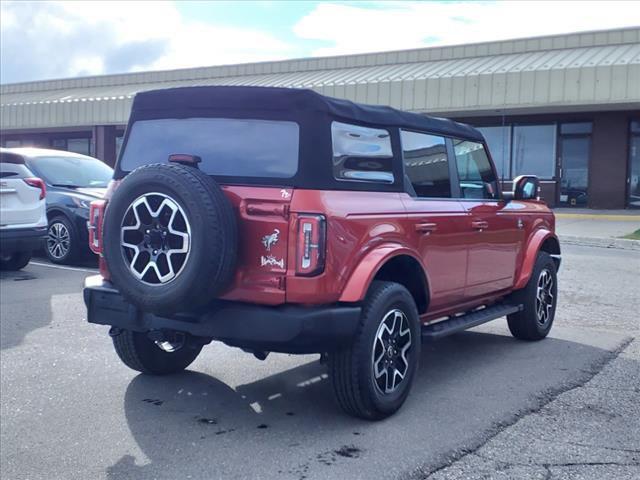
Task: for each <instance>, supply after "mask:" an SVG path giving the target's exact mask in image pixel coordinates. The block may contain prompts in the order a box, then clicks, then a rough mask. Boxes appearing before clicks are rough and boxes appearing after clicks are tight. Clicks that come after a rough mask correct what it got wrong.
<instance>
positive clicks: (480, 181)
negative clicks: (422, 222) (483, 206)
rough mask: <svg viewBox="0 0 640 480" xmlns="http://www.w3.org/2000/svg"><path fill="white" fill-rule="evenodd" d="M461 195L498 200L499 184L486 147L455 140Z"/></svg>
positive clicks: (454, 146)
mask: <svg viewBox="0 0 640 480" xmlns="http://www.w3.org/2000/svg"><path fill="white" fill-rule="evenodd" d="M453 150H454V152H455V155H456V165H457V167H458V177H459V179H460V194H461V196H462V198H497V195H498V182H497V179H496V176H495V174H494V173H493V169H492V168H491V162H489V157H488V156H487V152H485V150H484V145H482V144H481V143H477V142H469V141H467V140H454V141H453Z"/></svg>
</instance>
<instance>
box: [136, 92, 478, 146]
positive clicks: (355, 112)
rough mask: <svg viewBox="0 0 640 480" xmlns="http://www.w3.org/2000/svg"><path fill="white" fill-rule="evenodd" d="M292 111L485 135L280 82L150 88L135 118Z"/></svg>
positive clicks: (459, 134)
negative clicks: (256, 84)
mask: <svg viewBox="0 0 640 480" xmlns="http://www.w3.org/2000/svg"><path fill="white" fill-rule="evenodd" d="M234 110H235V111H254V112H255V111H260V112H263V113H265V114H268V112H273V113H276V112H287V111H288V112H289V113H290V114H293V116H300V117H307V116H308V115H309V114H313V113H323V114H326V115H328V116H331V117H335V118H336V119H340V120H343V121H349V120H351V121H353V122H357V123H364V124H373V125H379V126H394V127H400V128H406V129H411V130H423V131H428V132H433V133H439V134H442V135H446V136H452V137H462V138H465V139H469V140H477V141H483V137H482V134H481V133H480V132H479V131H477V130H476V129H475V128H473V127H471V126H469V125H465V124H462V123H458V122H454V121H452V120H447V119H444V118H436V117H429V116H426V115H418V114H415V113H409V112H403V111H400V110H396V109H395V108H391V107H384V106H373V105H363V104H360V103H355V102H351V101H348V100H341V99H338V98H331V97H326V96H324V95H320V94H319V93H317V92H314V91H313V90H308V89H298V88H276V87H236V86H203V87H179V88H169V89H164V90H150V91H147V92H141V93H138V94H137V95H136V96H135V99H134V102H133V108H132V120H135V119H143V118H158V117H160V116H162V117H165V118H166V117H169V118H171V117H178V118H180V117H186V116H191V115H194V114H205V115H206V113H205V112H207V111H209V112H210V114H220V113H223V112H224V111H227V112H229V111H234Z"/></svg>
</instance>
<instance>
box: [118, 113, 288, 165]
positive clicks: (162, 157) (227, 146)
mask: <svg viewBox="0 0 640 480" xmlns="http://www.w3.org/2000/svg"><path fill="white" fill-rule="evenodd" d="M299 130H300V129H299V127H298V124H297V123H295V122H289V121H272V120H254V119H237V118H184V119H175V118H170V119H160V120H139V121H137V122H135V123H134V124H133V126H132V127H131V131H130V133H129V138H128V140H127V143H126V145H125V150H124V153H123V154H122V158H121V160H120V169H121V170H123V171H127V172H130V171H132V170H134V169H135V168H137V167H139V166H142V165H147V164H149V163H164V162H166V161H167V159H168V158H169V155H171V154H174V153H186V154H190V155H197V156H199V157H200V158H201V159H202V163H201V164H200V165H199V167H200V169H201V170H202V171H203V172H205V173H207V174H209V175H221V176H231V177H273V178H291V177H293V176H294V175H295V174H296V172H297V171H298V148H299V140H300V131H299Z"/></svg>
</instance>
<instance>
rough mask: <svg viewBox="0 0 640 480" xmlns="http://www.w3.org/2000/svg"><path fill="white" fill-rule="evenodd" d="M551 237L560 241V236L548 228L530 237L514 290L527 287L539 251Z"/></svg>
mask: <svg viewBox="0 0 640 480" xmlns="http://www.w3.org/2000/svg"><path fill="white" fill-rule="evenodd" d="M550 238H553V239H555V240H556V242H558V237H557V236H556V235H555V234H554V233H552V232H551V231H550V230H547V229H540V230H537V231H536V232H535V233H534V234H533V235H532V236H531V237H530V240H529V243H528V244H527V246H526V247H525V252H524V257H523V260H522V266H521V268H520V272H519V274H518V276H517V279H516V282H515V285H514V287H513V289H514V290H520V289H521V288H524V287H525V285H526V284H527V282H528V281H529V278H530V277H531V272H533V266H534V265H535V263H536V258H537V256H538V252H539V251H540V247H541V246H542V244H543V243H544V242H546V241H547V240H548V239H550ZM558 243H559V242H558Z"/></svg>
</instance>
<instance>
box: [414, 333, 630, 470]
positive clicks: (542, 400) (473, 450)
mask: <svg viewBox="0 0 640 480" xmlns="http://www.w3.org/2000/svg"><path fill="white" fill-rule="evenodd" d="M633 340H634V337H627V338H625V339H624V340H623V341H622V343H621V344H620V345H619V346H618V347H617V348H615V349H614V350H612V351H610V352H609V353H608V354H607V355H605V356H604V357H603V358H601V359H600V360H598V361H596V362H594V363H593V364H592V365H590V366H589V367H588V368H587V369H583V370H582V372H583V376H582V377H581V378H578V379H577V381H575V382H573V383H571V384H568V385H563V386H560V387H559V388H557V389H553V390H551V391H547V392H543V393H542V394H541V395H540V396H539V397H538V398H539V402H538V404H537V405H535V406H533V407H530V408H528V409H526V410H524V411H521V412H517V413H515V414H514V415H513V417H512V418H510V419H508V420H506V421H503V422H500V423H498V424H496V425H495V426H494V427H493V428H492V429H490V430H489V432H488V434H487V435H486V436H485V437H484V439H482V440H481V441H480V442H478V443H477V444H476V445H473V446H471V447H467V448H462V449H460V450H458V451H456V452H454V453H453V455H450V456H448V457H447V459H446V460H445V461H443V462H442V463H441V464H440V465H437V466H435V467H434V468H432V469H430V470H429V471H428V472H425V471H422V472H421V478H423V479H428V478H430V477H432V476H434V475H435V474H436V473H438V472H440V471H442V470H445V469H446V468H448V467H450V466H451V465H453V464H454V463H456V462H458V461H460V460H462V459H463V458H465V457H467V456H469V455H475V456H477V457H481V458H484V459H485V460H490V461H494V462H499V461H498V460H494V459H490V458H485V457H482V456H481V455H480V454H478V451H479V450H480V449H481V448H482V447H484V446H485V445H487V444H488V443H489V442H490V441H491V440H493V439H494V438H495V437H497V436H498V435H499V434H500V433H502V432H503V431H505V430H506V429H507V428H509V427H511V426H513V425H515V424H516V423H518V422H519V421H520V420H521V419H522V418H524V417H527V416H529V415H532V414H534V413H538V412H539V411H540V410H542V409H543V408H544V407H546V406H547V405H549V404H550V403H551V402H553V401H554V400H556V399H557V398H558V397H559V396H560V395H562V394H563V393H566V392H569V391H572V390H576V389H578V388H581V387H583V386H584V385H586V384H587V383H588V382H589V381H590V380H592V379H593V377H595V376H596V375H597V374H598V373H600V372H602V370H604V368H605V367H606V366H607V365H608V364H609V363H611V362H612V361H613V360H615V359H616V358H618V357H619V356H620V354H621V353H622V352H623V351H624V350H625V349H626V348H627V347H628V346H629V345H630V344H631V343H632V342H633ZM503 463H505V462H503ZM611 464H615V463H613V462H612V463H611ZM513 465H520V464H517V463H513ZM521 465H523V466H531V467H533V466H539V467H544V468H546V467H547V466H550V467H555V466H559V467H562V466H565V465H563V464H558V465H555V464H535V463H531V464H521ZM577 465H580V464H577ZM583 465H591V464H588V463H587V464H583ZM593 465H607V463H606V462H595V463H593ZM620 465H636V464H634V463H631V464H620ZM566 466H570V464H568V465H566Z"/></svg>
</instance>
